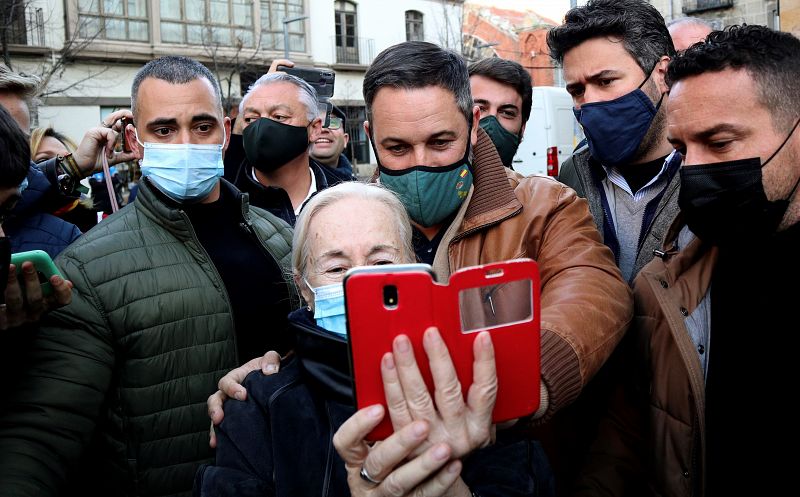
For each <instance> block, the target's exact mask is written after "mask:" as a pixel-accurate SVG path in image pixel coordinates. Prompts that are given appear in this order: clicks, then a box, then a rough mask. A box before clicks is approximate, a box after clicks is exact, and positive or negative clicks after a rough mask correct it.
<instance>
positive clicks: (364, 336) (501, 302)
mask: <svg viewBox="0 0 800 497" xmlns="http://www.w3.org/2000/svg"><path fill="white" fill-rule="evenodd" d="M344 288H345V308H346V312H347V325H348V337H349V346H350V365H351V373H352V376H353V383H354V385H355V388H354V393H355V403H356V406H357V407H358V408H359V409H361V408H363V407H366V406H369V405H373V404H383V405H384V406H386V398H385V395H384V392H383V380H382V378H381V373H380V363H381V359H382V357H383V355H384V354H385V353H386V352H391V350H392V342H393V340H394V338H395V337H396V336H397V335H399V334H401V333H402V334H405V335H407V336H408V337H409V339H410V341H411V344H412V347H413V349H414V356H415V357H416V359H417V365H418V366H419V369H420V373H421V374H422V377H423V379H424V380H425V384H426V385H427V387H428V390H429V391H430V392H433V391H434V385H433V377H432V375H431V372H430V367H429V365H428V361H427V356H426V354H425V350H424V347H423V345H422V337H423V334H424V332H425V330H426V329H428V328H429V327H430V326H436V327H437V328H438V329H439V332H440V333H441V335H442V339H443V340H444V342H445V344H446V345H447V349H448V351H449V353H450V357H451V359H452V361H453V365H454V367H455V369H456V374H457V375H458V379H459V382H460V384H461V388H462V393H463V395H464V398H465V399H466V395H467V391H468V389H469V387H470V385H471V384H472V362H473V353H472V350H473V342H474V339H475V336H476V333H478V332H480V331H484V330H485V331H488V332H489V333H490V334H491V336H492V343H493V345H494V349H495V358H496V368H497V377H498V384H499V389H498V394H497V402H496V403H495V408H494V411H493V413H492V419H493V422H495V423H499V422H502V421H508V420H511V419H516V418H520V417H524V416H527V415H530V414H533V413H534V412H536V409H538V407H539V404H540V402H541V400H540V398H539V376H540V370H539V364H540V343H539V340H540V338H539V334H540V328H541V325H540V317H539V309H540V308H539V306H540V304H539V272H538V266H537V265H536V262H534V261H532V260H530V259H516V260H512V261H506V262H500V263H494V264H488V265H484V266H476V267H471V268H464V269H461V270H459V271H456V272H455V273H453V274H452V275H451V276H450V281H449V282H448V283H447V284H439V283H437V282H436V281H435V279H434V277H433V272H432V271H431V270H430V267H429V266H427V267H426V265H424V264H423V265H420V264H413V265H387V266H373V267H369V268H354V269H351V270H350V271H348V272H347V274H346V275H345V280H344ZM391 433H392V426H391V421H390V420H389V419H388V416H387V418H385V419H384V420H383V421H382V422H381V424H380V425H378V427H377V428H375V430H373V431H372V433H370V435H369V436H368V438H369V439H370V440H382V439H384V438H386V437H387V436H389V435H390V434H391Z"/></svg>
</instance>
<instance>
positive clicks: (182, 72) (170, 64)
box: [131, 55, 222, 114]
mask: <svg viewBox="0 0 800 497" xmlns="http://www.w3.org/2000/svg"><path fill="white" fill-rule="evenodd" d="M147 78H155V79H160V80H162V81H166V82H167V83H172V84H174V85H184V84H186V83H189V82H190V81H194V80H196V79H200V78H205V79H207V80H208V81H209V83H211V87H212V88H214V96H215V97H216V99H217V105H219V108H220V109H222V92H221V91H220V89H219V83H218V82H217V78H215V77H214V75H213V74H212V73H211V71H209V70H208V68H207V67H206V66H204V65H203V64H201V63H199V62H197V61H196V60H194V59H190V58H189V57H180V56H177V55H168V56H166V57H159V58H157V59H153V60H151V61H150V62H148V63H147V64H145V65H144V67H142V68H141V69H139V72H137V73H136V76H135V77H134V78H133V86H131V112H133V113H134V114H136V99H137V97H138V95H139V86H140V85H141V84H142V81H144V80H145V79H147Z"/></svg>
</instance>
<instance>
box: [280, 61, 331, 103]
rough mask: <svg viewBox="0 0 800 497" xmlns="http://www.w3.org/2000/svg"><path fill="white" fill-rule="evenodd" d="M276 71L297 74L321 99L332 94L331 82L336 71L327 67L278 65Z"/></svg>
mask: <svg viewBox="0 0 800 497" xmlns="http://www.w3.org/2000/svg"><path fill="white" fill-rule="evenodd" d="M276 70H278V71H283V72H285V73H286V74H291V75H292V76H297V77H298V78H300V79H302V80H303V81H305V82H306V83H308V84H310V85H311V86H312V87H313V88H314V90H316V92H317V96H318V97H319V98H321V99H323V98H324V99H328V98H331V97H332V96H333V84H334V81H335V79H336V73H335V72H333V71H331V70H328V69H317V68H315V67H297V66H295V67H287V66H278V67H277V68H276Z"/></svg>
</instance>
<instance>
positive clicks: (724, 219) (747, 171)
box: [678, 120, 800, 245]
mask: <svg viewBox="0 0 800 497" xmlns="http://www.w3.org/2000/svg"><path fill="white" fill-rule="evenodd" d="M798 124H800V120H798V122H797V123H796V124H795V125H794V127H793V128H792V131H790V132H789V136H787V137H786V140H784V141H783V143H782V144H781V146H780V147H778V150H776V151H775V153H773V154H772V155H771V156H770V157H769V159H767V161H766V162H764V164H761V159H760V158H758V157H754V158H751V159H742V160H736V161H730V162H718V163H715V164H703V165H696V166H683V167H681V170H680V172H681V190H680V195H679V197H678V205H679V206H680V208H681V213H682V214H683V216H684V219H685V220H686V224H687V225H688V226H689V229H691V230H692V232H693V233H694V234H695V235H697V236H698V237H699V238H700V239H701V240H703V241H706V242H710V243H713V244H715V245H726V244H731V243H737V244H741V243H747V242H751V241H759V240H763V239H764V238H766V237H769V236H772V235H773V234H774V233H775V231H776V230H777V229H778V225H780V222H781V220H782V219H783V216H784V215H785V214H786V209H788V208H789V201H790V199H791V198H792V195H793V194H794V191H795V190H796V189H797V185H798V183H800V178H798V181H797V182H796V183H795V184H794V188H792V191H791V192H790V193H789V195H788V197H786V198H784V199H780V200H775V201H770V200H768V199H767V195H766V194H765V193H764V184H763V182H762V178H761V172H762V168H763V167H764V166H766V165H767V164H769V162H770V161H771V160H772V159H773V158H774V157H775V156H776V155H777V154H778V152H780V151H781V149H783V146H784V145H786V142H787V141H789V138H790V137H791V136H792V133H794V130H795V129H797V125H798Z"/></svg>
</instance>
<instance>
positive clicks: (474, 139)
mask: <svg viewBox="0 0 800 497" xmlns="http://www.w3.org/2000/svg"><path fill="white" fill-rule="evenodd" d="M480 122H481V108H480V107H478V106H477V105H473V106H472V131H471V132H470V137H469V141H470V143H472V146H473V147H474V146H475V145H477V144H478V128H479V127H480V125H481V124H480Z"/></svg>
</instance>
